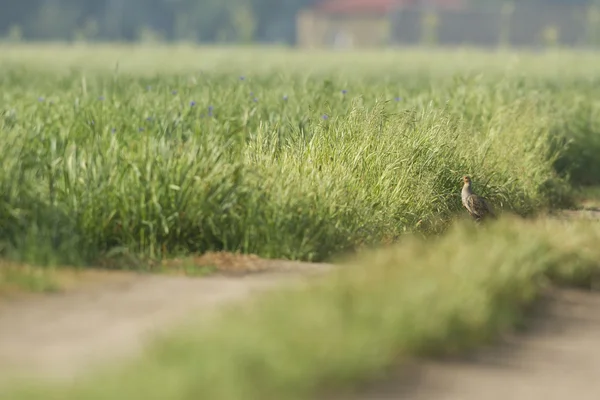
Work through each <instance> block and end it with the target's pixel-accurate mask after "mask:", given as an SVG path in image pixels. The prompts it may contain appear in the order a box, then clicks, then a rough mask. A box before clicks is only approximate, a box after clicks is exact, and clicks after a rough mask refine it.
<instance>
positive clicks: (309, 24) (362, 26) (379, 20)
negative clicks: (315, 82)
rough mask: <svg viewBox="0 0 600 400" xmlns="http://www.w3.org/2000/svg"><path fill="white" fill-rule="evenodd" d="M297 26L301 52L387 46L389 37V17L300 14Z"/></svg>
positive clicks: (307, 12)
mask: <svg viewBox="0 0 600 400" xmlns="http://www.w3.org/2000/svg"><path fill="white" fill-rule="evenodd" d="M297 23H298V35H297V40H298V46H300V47H304V48H323V47H325V48H360V47H377V46H383V45H386V44H388V43H389V39H390V37H391V36H390V23H391V21H390V18H389V16H377V15H352V16H344V17H341V16H327V15H319V14H317V13H315V12H312V11H304V12H302V13H301V14H300V15H299V16H298V22H297Z"/></svg>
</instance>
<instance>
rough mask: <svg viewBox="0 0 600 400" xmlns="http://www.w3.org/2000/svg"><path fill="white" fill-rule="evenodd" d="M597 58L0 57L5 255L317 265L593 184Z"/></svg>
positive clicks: (41, 53)
mask: <svg viewBox="0 0 600 400" xmlns="http://www.w3.org/2000/svg"><path fill="white" fill-rule="evenodd" d="M599 65H600V56H599V55H597V54H594V53H583V52H566V51H558V52H547V53H540V54H527V53H489V52H481V51H475V50H463V51H457V52H450V51H442V50H439V51H425V50H419V49H413V50H398V51H385V52H384V51H380V52H348V53H345V52H341V53H319V52H314V53H311V52H294V51H290V50H285V49H277V48H273V49H259V48H217V49H215V48H194V47H183V46H180V47H144V46H139V47H135V46H134V47H131V46H125V45H123V46H102V45H100V46H89V47H86V46H81V47H80V46H66V45H46V46H42V45H20V46H11V45H2V46H0V71H1V72H2V73H1V74H0V87H1V88H2V92H1V94H0V134H1V135H2V138H3V140H2V141H1V142H0V161H1V162H2V166H3V168H2V170H0V193H1V195H0V224H2V227H3V229H2V231H1V232H0V256H3V257H10V258H12V259H16V260H18V261H25V262H30V263H40V264H47V263H49V262H51V263H54V264H56V263H58V264H60V263H68V264H94V263H97V262H98V261H99V260H106V259H115V258H119V257H123V256H127V257H131V256H136V257H137V256H139V257H150V258H161V257H166V256H176V255H184V254H189V253H203V252H206V251H220V250H225V251H232V252H237V251H240V252H243V253H254V254H258V255H259V256H262V257H282V258H289V259H303V260H313V261H320V260H326V259H328V258H331V257H332V256H334V255H336V254H340V253H343V252H345V251H347V250H351V249H354V248H357V247H359V246H362V245H373V244H377V243H381V242H390V241H395V240H398V239H399V238H400V237H401V236H402V235H403V234H405V233H408V232H412V231H418V232H421V233H424V234H428V233H437V232H440V231H442V230H443V229H445V227H446V226H447V224H448V222H449V221H451V220H452V218H453V217H454V216H455V214H456V213H458V212H461V211H462V209H461V205H460V197H459V192H460V177H461V176H462V175H463V174H471V175H472V176H473V178H474V185H475V189H476V190H477V191H478V192H480V193H481V194H483V195H485V196H487V197H488V198H489V199H490V200H491V201H492V203H494V205H495V207H496V208H498V209H504V210H508V211H511V212H515V213H518V214H520V215H530V214H533V213H535V212H537V211H539V210H542V209H545V208H552V207H561V206H568V205H569V204H570V200H571V189H572V187H573V186H577V185H580V184H593V183H597V181H598V179H599V178H598V177H600V158H599V157H597V156H596V155H597V154H600V136H599V135H598V130H599V125H598V124H599V123H600V114H599V113H598V109H599V107H600V103H599V101H598V98H600V97H599V94H600V89H599V88H600V85H599V84H598V80H599V76H598V74H597V70H598V69H597V67H598V66H599Z"/></svg>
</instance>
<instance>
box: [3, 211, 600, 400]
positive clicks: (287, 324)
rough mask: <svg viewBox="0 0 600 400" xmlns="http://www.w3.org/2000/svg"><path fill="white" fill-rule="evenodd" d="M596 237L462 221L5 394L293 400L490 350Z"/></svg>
mask: <svg viewBox="0 0 600 400" xmlns="http://www.w3.org/2000/svg"><path fill="white" fill-rule="evenodd" d="M598 240H600V228H599V227H598V225H597V224H593V223H591V222H581V221H580V222H559V221H550V220H547V221H533V222H532V221H530V222H527V221H523V220H519V219H515V218H506V219H503V220H501V221H499V222H497V223H494V224H492V225H490V226H483V227H481V228H478V227H475V226H474V225H473V224H471V223H461V224H458V225H457V226H455V227H453V228H452V229H451V230H450V231H449V232H448V234H447V235H444V236H442V237H440V238H437V239H435V240H433V241H432V240H423V239H417V238H414V237H410V238H407V240H405V241H404V242H403V243H402V244H400V245H396V246H394V247H391V248H388V249H384V250H377V251H369V252H366V253H363V254H362V256H360V257H359V258H357V259H356V260H354V261H353V262H352V263H351V264H349V265H346V268H342V269H340V270H338V271H337V272H335V273H334V274H332V275H331V276H328V277H326V278H325V279H324V280H322V281H318V282H316V283H315V284H313V285H310V286H308V287H302V288H296V289H290V288H283V289H281V290H279V291H276V292H270V293H264V294H262V295H260V296H259V297H257V298H256V299H255V300H254V301H251V302H250V303H246V304H244V305H238V306H236V307H235V308H233V309H230V310H227V311H226V312H224V313H223V314H222V315H220V316H219V317H217V318H216V320H214V321H213V322H212V323H210V324H206V323H204V324H196V323H194V322H190V323H188V324H187V325H186V326H185V327H183V328H181V329H180V330H178V331H176V332H174V333H171V334H169V335H167V336H166V337H163V338H161V339H160V340H158V341H157V342H155V343H153V344H152V345H151V346H150V348H149V349H148V350H147V351H146V352H145V353H144V354H143V355H142V356H141V357H140V358H138V359H136V360H134V361H132V362H129V363H125V364H122V365H121V366H119V367H111V368H110V370H108V369H107V370H102V371H95V373H94V374H91V375H88V376H87V378H86V379H84V380H82V381H79V382H78V383H76V384H74V385H73V386H68V385H63V386H55V387H53V386H52V385H49V384H41V383H40V382H38V383H37V385H29V386H22V387H21V389H19V390H17V391H12V392H7V393H10V394H9V396H8V397H6V398H10V399H14V400H27V399H38V398H40V399H41V398H44V399H55V398H56V399H65V400H66V399H90V400H93V399H98V400H99V399H131V400H135V399H167V398H168V399H177V400H179V399H181V400H184V399H219V400H241V399H244V400H246V399H256V400H260V399H281V400H288V399H290V400H291V399H294V400H295V399H309V398H311V399H314V398H318V395H319V394H320V393H323V391H324V390H327V391H331V390H342V389H343V390H349V389H351V388H353V387H356V386H357V385H360V384H361V383H364V382H368V381H370V380H373V379H376V378H380V377H381V376H382V375H383V374H385V372H386V371H387V370H388V369H389V368H390V367H394V366H398V365H402V363H403V362H405V361H407V360H410V359H411V358H414V357H419V356H431V355H440V354H453V353H456V352H460V351H464V350H465V349H469V348H475V347H477V346H479V345H482V344H485V343H490V342H493V341H494V339H495V338H497V337H498V336H499V335H500V334H501V333H506V332H508V331H511V330H513V329H515V327H517V326H519V324H520V323H521V322H522V321H523V319H522V318H523V315H524V314H523V311H524V310H525V308H526V306H528V305H531V304H532V303H533V302H534V301H535V300H536V299H538V298H539V296H540V295H541V294H543V293H544V291H545V289H546V288H548V287H549V286H550V285H552V284H553V283H554V284H557V283H559V284H570V285H577V286H580V287H590V286H591V285H593V284H594V280H595V279H596V280H597V278H598V276H599V275H598V273H599V272H600V262H599V261H598V260H600V250H598V246H597V245H596V244H597V243H598ZM192 319H193V318H192Z"/></svg>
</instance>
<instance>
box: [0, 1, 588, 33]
mask: <svg viewBox="0 0 600 400" xmlns="http://www.w3.org/2000/svg"><path fill="white" fill-rule="evenodd" d="M317 1H318V0H21V1H15V0H0V10H2V11H1V12H0V36H2V37H4V38H7V39H9V40H88V41H93V40H99V41H106V40H118V41H137V40H144V41H146V40H164V41H175V40H178V41H180V40H189V41H195V42H236V43H240V42H250V41H259V42H282V43H294V41H295V31H296V29H295V19H296V14H297V12H298V11H299V10H300V9H302V8H305V7H308V6H310V5H312V4H313V3H315V2H317ZM471 1H474V2H481V3H485V2H488V3H489V1H490V0H471ZM495 1H496V0H494V2H495ZM516 1H517V2H519V1H539V2H540V4H544V3H549V2H554V3H556V2H561V3H581V2H585V1H588V0H516Z"/></svg>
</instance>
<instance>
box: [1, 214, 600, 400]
mask: <svg viewBox="0 0 600 400" xmlns="http://www.w3.org/2000/svg"><path fill="white" fill-rule="evenodd" d="M578 215H581V214H578ZM598 216H599V215H598V214H594V217H598ZM570 217H572V216H570ZM586 217H588V218H589V216H586ZM223 262H224V263H229V264H230V265H233V267H232V268H231V271H233V272H236V271H237V272H241V271H244V269H245V268H247V267H248V261H247V260H246V261H244V263H245V264H244V265H243V266H240V265H237V264H236V263H235V262H233V261H232V260H230V259H227V260H224V261H223ZM251 264H252V266H251V267H252V268H250V270H252V271H261V270H264V271H263V272H259V273H254V274H249V275H245V276H239V275H238V276H229V277H227V276H212V277H204V278H195V279H192V278H187V277H177V276H165V275H140V274H134V273H95V275H94V276H93V279H90V282H88V283H84V284H83V285H79V284H78V285H77V286H76V287H74V288H72V289H69V290H68V291H67V292H65V293H60V294H55V295H44V296H41V295H40V296H27V297H26V298H25V299H22V298H21V299H18V300H17V301H14V302H11V303H0V384H1V383H2V378H3V377H4V378H5V379H7V378H8V376H9V375H8V372H10V374H11V376H13V377H14V375H15V374H16V375H23V376H25V377H27V376H36V375H37V376H44V377H47V378H58V379H67V380H70V379H73V378H75V377H76V376H77V375H78V374H80V373H85V370H86V367H89V366H92V365H98V364H101V363H104V362H111V363H112V362H116V361H118V359H119V358H120V357H129V356H133V355H135V353H136V352H138V351H140V350H141V349H142V347H143V346H144V344H145V343H147V340H148V339H150V338H151V337H152V336H153V335H154V334H156V333H160V332H163V331H165V330H168V329H169V328H170V327H173V325H174V324H176V323H178V322H179V321H183V320H184V319H185V317H186V315H189V313H190V312H191V311H193V310H198V309H199V310H202V311H203V312H205V314H203V315H210V313H211V312H214V311H215V310H218V308H219V307H220V306H222V305H224V304H227V303H229V302H232V301H240V300H241V301H243V300H244V299H245V298H247V297H248V296H250V295H251V294H252V293H254V292H256V291H261V290H266V289H268V288H271V287H273V286H275V285H280V284H282V283H298V282H301V281H302V280H303V279H304V278H306V277H309V276H312V275H313V274H320V273H323V272H327V271H329V270H331V268H332V267H333V266H332V265H329V264H305V263H292V262H281V261H268V262H266V264H265V261H264V260H251ZM534 322H535V323H534V324H533V329H532V330H530V331H529V332H528V333H527V334H524V335H519V336H517V337H515V338H512V339H511V340H510V341H508V343H507V344H506V345H503V346H500V347H495V348H494V349H493V350H489V351H486V352H483V353H478V355H477V356H473V357H471V358H468V359H461V360H447V361H444V362H439V361H438V362H419V363H418V367H414V368H412V369H411V370H410V371H408V373H407V371H405V370H404V371H402V373H401V374H399V375H398V379H390V381H389V382H387V383H378V384H377V385H375V386H373V387H371V388H368V389H367V390H365V391H364V392H362V393H359V394H358V395H357V396H356V397H351V398H345V399H344V400H350V399H355V400H384V399H400V398H402V399H412V400H471V399H473V400H480V399H485V400H494V399H503V400H505V399H515V400H521V399H522V400H535V399H542V397H545V398H547V400H552V399H565V398H566V396H567V394H573V395H575V396H576V397H577V398H578V399H579V400H587V399H590V400H591V399H594V400H596V399H600V380H599V379H598V377H600V295H594V294H590V293H584V292H579V291H559V292H557V293H556V294H555V295H554V297H553V299H552V301H551V302H550V304H549V306H548V307H547V308H546V309H545V310H544V312H542V313H539V314H538V316H537V317H536V319H535V321H534ZM401 377H402V378H401ZM406 377H408V380H407V379H406Z"/></svg>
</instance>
